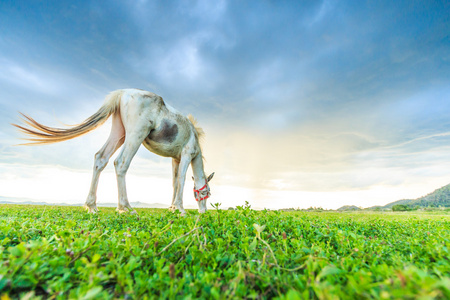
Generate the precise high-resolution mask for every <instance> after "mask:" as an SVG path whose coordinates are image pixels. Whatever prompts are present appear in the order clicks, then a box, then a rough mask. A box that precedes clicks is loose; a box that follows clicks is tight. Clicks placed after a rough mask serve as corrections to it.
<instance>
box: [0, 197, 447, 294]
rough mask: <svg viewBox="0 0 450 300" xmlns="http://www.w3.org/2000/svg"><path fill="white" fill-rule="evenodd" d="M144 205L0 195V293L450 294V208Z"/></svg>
mask: <svg viewBox="0 0 450 300" xmlns="http://www.w3.org/2000/svg"><path fill="white" fill-rule="evenodd" d="M137 211H138V213H139V217H136V216H134V215H128V214H125V215H119V214H117V213H116V212H115V211H114V209H112V208H103V209H102V210H101V212H100V213H99V214H98V215H89V214H87V213H85V211H84V210H83V209H82V208H79V207H55V206H16V205H0V298H1V299H8V298H24V297H37V298H42V299H47V298H51V299H55V298H56V299H68V298H70V299H81V298H82V299H102V298H103V299H117V298H120V299H124V298H125V299H127V298H128V299H145V298H187V299H189V298H191V299H197V298H205V299H229V298H231V299H234V298H236V299H242V298H279V299H339V298H343V299H349V298H350V299H380V298H381V299H397V298H402V299H417V298H422V299H433V298H437V299H448V298H450V215H448V212H441V213H440V214H436V213H430V214H428V213H336V212H297V211H295V212H278V211H253V210H251V209H250V208H249V207H241V208H240V209H238V210H235V211H217V210H209V211H208V212H207V213H206V214H204V215H201V216H199V215H198V213H197V212H195V211H189V212H188V216H186V217H180V216H179V215H177V214H173V213H170V212H169V211H167V210H159V209H137ZM254 224H256V225H254Z"/></svg>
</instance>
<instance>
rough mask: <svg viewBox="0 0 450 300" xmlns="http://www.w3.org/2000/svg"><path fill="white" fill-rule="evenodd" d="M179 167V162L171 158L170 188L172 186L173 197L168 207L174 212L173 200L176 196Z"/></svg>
mask: <svg viewBox="0 0 450 300" xmlns="http://www.w3.org/2000/svg"><path fill="white" fill-rule="evenodd" d="M179 166H180V162H179V161H177V160H176V159H174V158H172V186H173V196H172V204H171V205H170V207H169V209H170V210H171V211H175V209H176V207H175V198H176V196H177V190H178V184H177V183H178V168H179Z"/></svg>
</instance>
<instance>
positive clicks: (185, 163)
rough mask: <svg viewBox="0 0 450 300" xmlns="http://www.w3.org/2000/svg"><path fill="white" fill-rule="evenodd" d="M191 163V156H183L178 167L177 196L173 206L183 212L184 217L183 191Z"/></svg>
mask: <svg viewBox="0 0 450 300" xmlns="http://www.w3.org/2000/svg"><path fill="white" fill-rule="evenodd" d="M190 162H191V157H190V156H189V155H182V156H181V160H180V163H179V166H178V174H177V183H176V195H175V201H174V203H173V206H174V207H175V209H178V210H179V211H180V212H181V215H182V216H184V215H185V214H186V212H185V211H184V208H183V190H184V182H185V181H186V172H187V169H188V167H189V163H190Z"/></svg>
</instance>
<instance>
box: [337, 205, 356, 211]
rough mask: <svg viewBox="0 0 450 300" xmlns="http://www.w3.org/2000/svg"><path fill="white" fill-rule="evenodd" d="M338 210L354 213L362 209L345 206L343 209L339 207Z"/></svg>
mask: <svg viewBox="0 0 450 300" xmlns="http://www.w3.org/2000/svg"><path fill="white" fill-rule="evenodd" d="M337 210H338V211H348V210H352V211H354V210H361V208H359V207H358V206H355V205H344V206H342V207H339V208H338V209H337Z"/></svg>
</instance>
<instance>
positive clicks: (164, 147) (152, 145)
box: [142, 137, 181, 158]
mask: <svg viewBox="0 0 450 300" xmlns="http://www.w3.org/2000/svg"><path fill="white" fill-rule="evenodd" d="M142 144H143V145H144V147H145V148H147V150H149V151H150V152H153V153H155V154H157V155H160V156H165V157H174V158H178V157H179V156H180V153H181V148H180V147H177V145H175V144H172V143H170V144H164V143H160V142H155V141H153V140H151V139H150V138H148V137H147V138H146V139H145V140H144V142H143V143H142Z"/></svg>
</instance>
